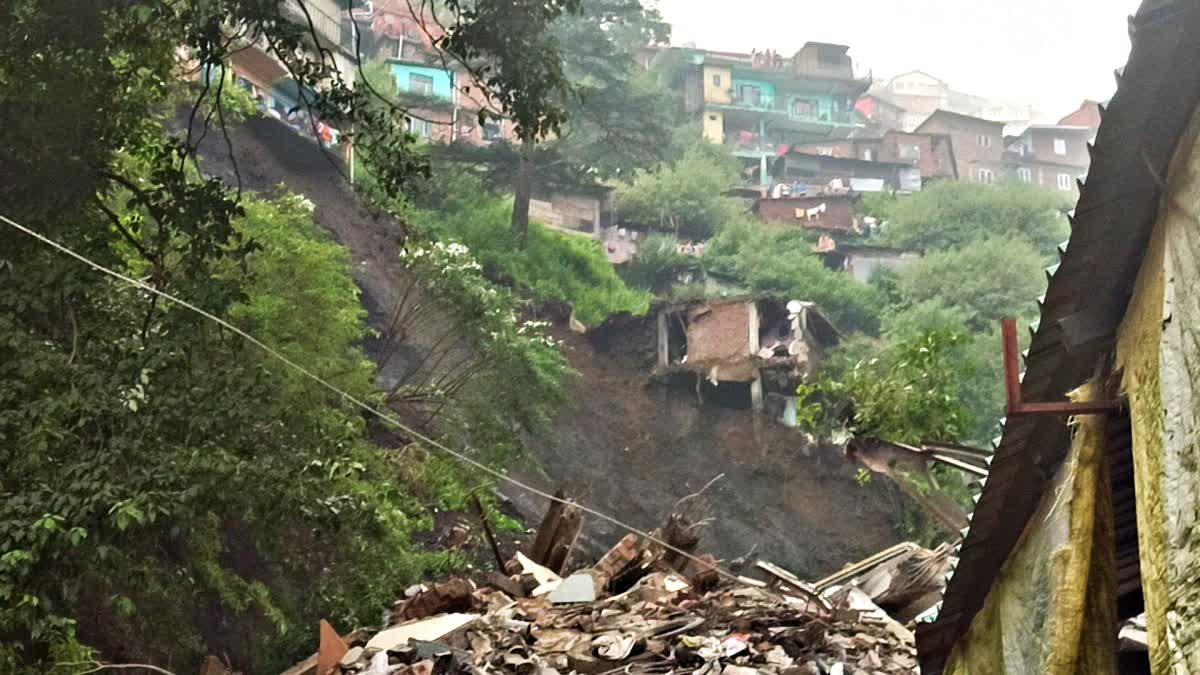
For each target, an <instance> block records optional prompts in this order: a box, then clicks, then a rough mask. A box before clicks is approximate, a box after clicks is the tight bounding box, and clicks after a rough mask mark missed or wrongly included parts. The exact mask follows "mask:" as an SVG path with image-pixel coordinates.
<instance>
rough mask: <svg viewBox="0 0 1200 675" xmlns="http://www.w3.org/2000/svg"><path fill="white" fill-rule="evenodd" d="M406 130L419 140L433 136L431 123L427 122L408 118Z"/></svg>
mask: <svg viewBox="0 0 1200 675" xmlns="http://www.w3.org/2000/svg"><path fill="white" fill-rule="evenodd" d="M408 130H409V131H410V132H412V133H413V134H414V135H416V136H420V137H421V138H429V137H430V136H432V135H433V123H432V122H430V121H429V120H421V119H417V118H415V117H410V118H408Z"/></svg>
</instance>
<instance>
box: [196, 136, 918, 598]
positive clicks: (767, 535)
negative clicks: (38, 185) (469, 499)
mask: <svg viewBox="0 0 1200 675" xmlns="http://www.w3.org/2000/svg"><path fill="white" fill-rule="evenodd" d="M231 140H232V143H233V147H234V150H235V157H236V160H237V162H236V164H237V169H238V173H239V174H240V176H241V180H242V183H243V185H244V186H245V187H246V188H247V189H254V190H269V189H273V188H274V187H276V186H278V185H280V184H283V185H285V186H287V187H288V188H289V189H290V190H292V191H294V192H298V193H301V194H303V195H305V196H306V197H307V198H308V199H310V200H311V201H313V202H314V204H315V205H316V210H315V212H314V216H315V218H316V220H317V222H318V223H320V224H321V225H322V226H323V227H325V228H327V229H328V230H329V231H330V232H331V233H332V234H333V235H334V237H335V238H336V239H337V240H338V241H340V242H341V243H342V244H344V245H345V246H346V247H347V248H349V250H350V252H351V255H352V256H353V260H354V262H355V269H354V272H355V277H356V280H357V282H358V284H359V285H360V287H361V288H362V291H363V295H362V298H363V303H364V305H365V306H366V308H367V309H368V310H369V312H370V317H369V320H370V322H371V324H372V326H373V327H375V328H381V327H382V326H383V323H384V322H385V321H386V320H387V313H388V310H389V309H390V307H391V306H392V304H394V303H395V301H396V299H397V297H398V295H399V293H400V292H401V291H400V289H402V288H403V287H404V286H405V285H406V283H407V280H406V273H405V271H404V269H403V267H402V266H401V265H400V263H399V260H398V258H397V257H396V252H397V250H398V248H397V244H398V242H399V241H400V240H401V239H402V237H403V236H404V228H403V226H402V225H401V224H400V223H398V222H396V221H395V220H394V219H392V218H390V217H389V216H388V215H387V214H382V213H379V212H376V211H374V210H372V209H369V208H367V207H366V206H365V205H364V204H363V203H362V202H361V201H360V200H359V199H358V197H357V196H356V195H355V194H354V193H353V191H352V190H351V189H350V187H349V186H348V185H347V184H346V182H345V180H344V178H343V177H342V176H341V174H340V173H339V168H338V164H337V162H336V160H333V159H332V158H330V157H328V156H327V155H326V154H325V153H323V152H322V151H321V150H320V149H319V148H318V147H317V146H316V145H315V144H313V143H312V142H310V141H308V140H305V139H303V138H300V137H298V136H296V135H295V134H294V133H293V132H292V131H291V130H290V129H288V128H287V127H286V126H285V125H283V124H281V123H279V122H277V121H275V120H271V119H251V120H247V121H246V122H245V123H243V124H240V125H238V126H237V127H235V128H234V129H232V130H231ZM203 155H204V157H205V160H204V168H205V170H206V171H209V172H212V173H214V174H215V175H218V176H221V177H222V178H224V179H225V180H227V181H233V180H235V174H234V171H233V166H234V165H233V163H232V162H230V161H229V157H228V155H227V153H226V151H225V145H224V141H223V140H222V139H220V138H219V136H218V135H217V132H215V131H214V132H211V133H210V134H209V138H208V139H206V141H205V145H204V148H203ZM317 329H319V327H314V330H317ZM434 332H435V331H429V333H430V334H431V335H432V334H433V333H434ZM557 337H559V338H561V339H562V340H564V345H565V347H566V349H567V355H568V357H569V359H570V361H571V364H572V367H574V368H575V369H576V370H577V371H578V372H579V374H580V376H579V377H576V378H573V379H572V381H571V382H570V384H569V388H568V390H569V393H568V397H569V400H570V403H568V405H567V407H566V408H565V409H564V410H563V411H562V412H561V413H560V414H559V415H558V416H557V418H556V419H555V421H554V424H553V426H552V427H551V428H550V429H549V430H547V431H545V432H543V433H540V434H537V435H535V436H533V437H530V438H529V439H528V446H529V449H530V451H531V454H532V457H531V459H532V460H533V461H532V463H533V464H537V465H539V466H538V467H537V468H533V467H525V468H515V469H514V471H513V472H514V475H520V476H522V477H524V478H526V479H528V480H530V481H531V482H534V483H536V484H538V485H539V486H541V487H546V488H553V487H555V486H557V485H560V484H563V483H568V484H569V487H570V488H571V492H572V495H573V496H576V497H577V498H579V499H580V500H582V501H585V502H587V503H589V504H591V505H593V506H595V507H597V508H600V509H602V510H605V511H607V512H610V513H613V514H614V515H616V516H618V517H620V518H622V519H624V520H626V521H627V522H629V523H631V524H634V525H636V526H639V527H645V528H653V527H655V526H657V525H658V524H659V523H660V522H661V519H662V518H663V517H664V516H665V515H666V514H667V513H668V512H669V511H670V509H671V507H672V505H673V504H674V503H675V502H676V501H677V500H678V499H680V498H681V497H683V496H686V495H688V494H690V493H692V492H694V491H696V490H698V489H700V488H701V487H703V486H704V485H705V484H706V483H707V482H708V481H709V480H711V479H712V478H713V477H715V476H716V475H718V474H721V473H724V474H725V477H724V478H723V479H722V480H720V481H719V482H718V483H716V484H715V485H714V486H713V487H712V488H711V489H710V490H709V491H708V492H707V493H706V498H707V501H708V504H709V508H710V511H711V515H712V516H713V518H714V521H713V523H712V525H711V527H710V529H709V531H708V532H707V534H706V535H705V550H708V551H711V552H713V553H714V554H715V555H718V556H720V557H723V558H726V559H731V558H734V557H737V556H740V555H743V554H745V553H746V552H747V551H748V550H749V549H750V548H751V547H753V546H755V545H757V546H758V552H759V554H760V555H762V556H763V557H764V558H766V559H770V560H772V561H774V562H777V563H779V564H782V565H785V566H788V567H789V568H791V569H793V570H794V571H795V572H797V573H799V574H801V576H809V577H811V576H815V575H818V574H823V573H826V572H830V571H833V570H836V569H837V568H838V567H840V566H841V565H842V564H843V563H845V562H847V561H851V560H855V559H858V558H861V557H863V556H865V555H869V554H871V553H874V552H876V551H878V550H880V549H883V548H885V547H887V546H889V545H891V544H893V543H895V542H896V541H897V540H898V537H897V535H896V534H895V527H894V525H895V522H896V517H897V514H898V513H899V512H900V508H901V502H900V499H901V497H899V496H898V495H897V494H896V492H895V491H894V490H893V489H892V488H891V486H890V485H887V484H884V483H883V482H881V481H874V482H872V483H869V484H867V485H865V486H860V485H858V483H857V481H856V480H855V472H854V469H853V467H851V466H850V465H849V464H848V463H847V462H846V461H845V460H844V459H843V458H842V457H841V455H840V453H838V452H837V451H835V450H831V449H826V448H811V447H805V446H804V444H803V443H802V442H801V440H800V437H799V436H798V434H796V433H795V432H794V431H793V430H790V429H787V428H784V427H782V426H781V425H778V424H775V423H772V422H769V421H766V420H764V419H762V418H756V417H755V416H754V415H752V414H751V413H750V412H748V411H742V410H728V409H723V408H720V407H717V406H715V405H712V404H706V405H703V406H701V405H699V404H698V403H697V401H696V398H695V396H694V394H693V393H692V392H690V391H689V390H688V389H686V388H672V387H667V386H665V385H648V382H647V379H646V377H645V372H644V370H642V369H641V367H640V364H638V363H636V359H634V358H631V357H630V356H629V355H626V354H620V353H617V352H615V351H612V350H609V349H607V348H606V346H604V345H603V344H602V343H601V341H600V340H595V343H594V341H593V340H590V339H588V338H585V337H582V336H579V335H576V334H574V333H569V332H566V331H562V332H561V334H559V335H558V336H557ZM414 342H415V343H416V347H415V348H416V349H417V350H419V349H420V346H421V345H420V342H421V341H420V336H415V339H414ZM419 357H420V354H419V353H412V354H409V355H408V358H409V359H417V358H419ZM394 361H395V360H394ZM503 489H504V490H505V494H506V496H508V497H510V498H511V499H512V501H513V503H514V504H515V505H517V506H518V507H519V508H520V510H521V511H522V513H523V514H524V515H525V516H526V519H527V520H529V521H532V522H536V520H537V518H538V517H539V516H540V514H541V512H542V511H543V510H544V509H545V506H546V505H545V502H544V500H543V499H541V498H539V497H536V496H533V495H522V494H516V493H513V492H512V489H511V488H509V487H507V486H505V487H504V488H503ZM614 533H615V526H612V525H610V524H608V523H602V522H597V521H596V520H595V519H592V520H590V521H588V523H587V526H586V527H585V544H586V543H587V541H592V540H594V541H597V542H611V541H614V540H615V538H616V537H614V536H613V535H614ZM598 546H599V545H598V544H597V545H596V547H597V548H598ZM592 550H595V549H594V548H593V549H592Z"/></svg>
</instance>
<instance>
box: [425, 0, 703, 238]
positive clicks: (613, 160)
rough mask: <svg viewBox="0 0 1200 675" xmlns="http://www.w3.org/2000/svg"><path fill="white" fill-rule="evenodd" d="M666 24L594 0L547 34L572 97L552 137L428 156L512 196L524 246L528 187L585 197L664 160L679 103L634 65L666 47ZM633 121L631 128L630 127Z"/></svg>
mask: <svg viewBox="0 0 1200 675" xmlns="http://www.w3.org/2000/svg"><path fill="white" fill-rule="evenodd" d="M668 32H669V26H668V25H667V24H666V23H664V22H663V21H662V17H661V16H660V15H659V13H658V11H657V10H656V9H653V8H649V7H645V6H643V4H642V2H641V0H593V1H589V2H587V3H585V4H584V5H583V7H582V11H581V12H580V13H578V14H571V15H566V16H563V17H561V18H560V19H559V20H557V21H556V22H554V24H553V25H552V26H551V31H550V35H551V37H552V39H553V40H554V41H555V43H556V44H557V45H559V46H560V48H561V54H562V70H563V73H564V74H565V76H566V77H567V78H568V79H569V81H570V82H571V83H572V89H571V91H570V93H569V94H568V95H566V96H565V97H564V98H563V99H562V105H563V109H564V111H565V117H564V123H563V124H562V125H561V126H560V127H559V128H558V129H556V130H555V133H553V134H543V135H538V136H530V135H527V134H521V135H519V138H518V141H519V142H518V143H516V144H508V143H493V144H491V145H490V146H488V147H485V148H479V147H474V146H470V145H469V144H465V143H457V144H451V145H449V146H444V147H438V148H434V157H435V159H436V160H440V161H442V162H449V163H455V164H460V165H474V166H480V167H484V170H485V173H486V175H488V177H489V178H490V179H491V180H492V184H493V185H495V186H497V187H503V188H507V189H511V190H512V191H513V193H514V202H513V210H512V232H513V236H514V238H515V239H516V240H517V241H518V243H519V244H522V245H523V242H524V239H525V237H526V233H527V231H528V223H529V199H530V195H531V192H532V190H533V188H534V186H538V187H541V188H543V189H567V190H580V189H582V190H585V191H586V190H588V189H595V188H597V187H598V186H599V185H601V183H602V181H605V180H608V179H612V178H616V177H620V176H624V175H628V174H630V173H632V171H633V170H634V169H635V168H637V167H644V166H650V165H652V164H656V163H658V162H661V161H662V160H664V159H666V157H667V156H668V152H669V149H670V147H671V146H670V138H671V134H670V129H671V128H672V126H673V125H674V124H676V123H678V122H679V121H680V119H681V117H680V114H681V105H680V104H679V102H678V101H677V100H676V98H675V97H674V96H673V95H672V94H671V93H669V92H668V91H666V90H665V89H663V88H662V87H660V86H658V85H657V82H656V80H655V79H654V77H653V76H652V75H651V74H649V73H646V72H644V71H643V70H642V69H641V68H640V67H639V66H638V65H637V63H636V61H635V60H634V55H635V50H636V49H639V48H641V47H644V46H645V45H647V44H656V43H659V42H663V41H665V40H666V39H667V35H668ZM630 120H637V123H636V124H630Z"/></svg>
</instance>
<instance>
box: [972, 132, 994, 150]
mask: <svg viewBox="0 0 1200 675" xmlns="http://www.w3.org/2000/svg"><path fill="white" fill-rule="evenodd" d="M975 141H976V142H977V143H979V147H981V148H990V147H992V137H991V136H988V135H987V134H979V135H978V136H976V137H975Z"/></svg>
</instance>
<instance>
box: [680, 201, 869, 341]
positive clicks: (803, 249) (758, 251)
mask: <svg viewBox="0 0 1200 675" xmlns="http://www.w3.org/2000/svg"><path fill="white" fill-rule="evenodd" d="M806 236H807V235H806V234H804V233H797V232H786V231H785V232H776V231H772V230H769V229H765V228H764V227H763V225H762V224H761V223H759V222H757V221H753V220H750V219H748V218H745V217H743V218H741V219H739V220H735V221H734V222H733V223H730V224H729V225H727V226H726V227H725V228H724V229H723V230H722V231H721V233H720V234H718V235H717V236H716V237H715V238H714V239H712V240H711V241H710V242H709V245H708V249H707V250H706V251H705V253H704V257H703V258H701V260H702V261H703V263H704V268H705V270H706V271H708V272H713V273H716V274H719V275H724V276H728V277H731V278H732V279H733V280H735V281H736V282H738V283H740V284H742V285H745V286H746V287H747V288H749V289H750V290H753V291H756V292H761V293H770V294H775V295H779V296H783V297H786V298H789V299H796V300H805V301H809V302H815V303H817V305H818V306H820V308H821V311H823V312H825V314H826V315H827V316H829V317H831V318H832V319H833V321H834V323H835V324H837V326H838V328H840V329H841V330H842V331H844V332H850V331H864V332H868V333H875V332H877V331H878V330H879V312H880V309H881V307H882V305H883V303H882V296H881V294H880V293H879V291H878V290H877V289H875V288H872V287H870V286H867V285H865V284H860V283H858V282H857V281H855V280H854V279H853V278H851V277H850V276H849V275H847V274H844V273H841V272H835V271H833V270H831V269H829V268H828V267H825V264H824V263H823V262H822V261H821V258H820V257H819V256H817V254H815V253H813V251H812V244H811V243H810V242H808V241H807V240H806Z"/></svg>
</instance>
